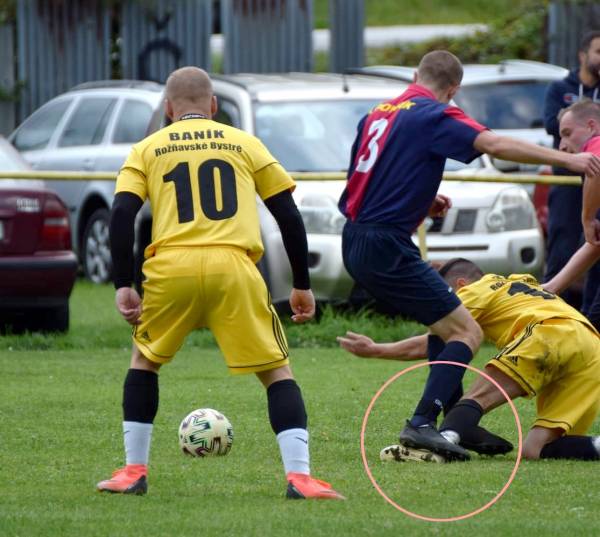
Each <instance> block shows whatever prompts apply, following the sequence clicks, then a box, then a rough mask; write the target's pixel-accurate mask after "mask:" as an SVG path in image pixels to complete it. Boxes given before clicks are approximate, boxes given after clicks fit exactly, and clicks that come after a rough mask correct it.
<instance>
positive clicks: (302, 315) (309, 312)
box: [290, 289, 315, 323]
mask: <svg viewBox="0 0 600 537" xmlns="http://www.w3.org/2000/svg"><path fill="white" fill-rule="evenodd" d="M290 306H291V308H292V313H293V315H292V321H294V322H295V323H305V322H306V321H310V320H311V319H312V318H313V317H314V316H315V297H314V296H313V293H312V291H311V290H310V289H292V292H291V294H290Z"/></svg>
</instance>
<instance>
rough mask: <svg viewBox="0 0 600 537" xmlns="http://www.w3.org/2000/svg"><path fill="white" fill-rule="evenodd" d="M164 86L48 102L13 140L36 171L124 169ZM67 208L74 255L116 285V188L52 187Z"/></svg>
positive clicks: (83, 87) (74, 93) (92, 90)
mask: <svg viewBox="0 0 600 537" xmlns="http://www.w3.org/2000/svg"><path fill="white" fill-rule="evenodd" d="M162 88H163V86H161V85H160V84H156V83H154V82H141V81H130V80H113V81H100V82H88V83H85V84H80V85H79V86H76V87H75V88H73V89H72V90H71V91H68V92H66V93H64V94H62V95H59V96H58V97H56V98H54V99H52V100H50V101H48V102H47V103H46V104H44V105H43V106H42V107H41V108H39V109H38V110H36V111H35V112H34V113H33V114H32V115H31V116H29V117H28V118H27V119H26V120H25V121H24V122H23V123H22V124H21V125H20V126H19V127H18V128H17V129H16V130H15V131H14V132H13V133H12V134H11V135H10V137H9V140H10V142H11V143H12V144H13V145H14V146H15V147H16V148H17V149H18V150H19V151H20V152H21V154H22V155H23V157H24V158H25V159H26V160H27V161H28V162H29V163H30V164H31V165H32V166H33V168H34V169H37V170H61V171H64V170H67V171H109V172H116V171H117V170H119V168H120V167H121V165H122V164H123V161H124V160H125V158H126V157H127V155H128V153H129V150H130V149H131V146H132V144H134V143H136V142H138V141H139V140H141V139H142V138H143V137H144V136H145V134H146V130H147V128H148V123H149V121H150V118H151V116H152V114H153V112H154V110H155V108H156V107H157V106H158V103H159V100H160V98H161V92H162ZM47 184H48V186H49V187H50V188H52V189H54V190H56V191H57V192H58V194H59V195H60V197H61V198H62V199H63V201H64V202H65V203H66V205H67V207H68V208H69V214H70V222H71V229H72V231H73V249H74V250H75V252H76V253H77V255H78V257H79V260H80V263H81V266H82V268H83V271H84V273H85V275H86V277H88V278H89V279H91V280H92V281H94V282H97V283H104V282H108V281H110V279H111V260H110V251H109V248H108V215H109V208H110V205H111V203H112V199H113V193H114V188H115V185H114V183H113V182H111V181H70V182H66V181H48V182H47Z"/></svg>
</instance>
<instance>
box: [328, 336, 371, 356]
mask: <svg viewBox="0 0 600 537" xmlns="http://www.w3.org/2000/svg"><path fill="white" fill-rule="evenodd" d="M335 339H337V341H338V343H339V344H340V347H342V349H345V350H347V351H348V352H351V353H352V354H356V356H360V357H361V358H372V357H373V356H377V343H375V342H374V341H373V340H372V339H371V338H370V337H367V336H363V335H362V334H355V333H354V332H346V335H345V336H338V337H336V338H335Z"/></svg>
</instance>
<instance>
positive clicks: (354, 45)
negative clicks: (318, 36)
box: [329, 0, 365, 73]
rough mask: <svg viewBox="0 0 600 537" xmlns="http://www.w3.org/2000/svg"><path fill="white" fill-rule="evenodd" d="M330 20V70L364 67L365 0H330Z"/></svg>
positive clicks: (335, 71) (340, 70) (336, 71)
mask: <svg viewBox="0 0 600 537" xmlns="http://www.w3.org/2000/svg"><path fill="white" fill-rule="evenodd" d="M329 20H330V21H331V22H330V39H331V41H330V50H329V69H330V71H331V72H333V73H343V72H344V70H345V69H347V68H348V67H362V66H363V65H364V62H365V50H364V26H365V3H364V0H329Z"/></svg>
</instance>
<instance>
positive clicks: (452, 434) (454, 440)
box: [440, 429, 460, 445]
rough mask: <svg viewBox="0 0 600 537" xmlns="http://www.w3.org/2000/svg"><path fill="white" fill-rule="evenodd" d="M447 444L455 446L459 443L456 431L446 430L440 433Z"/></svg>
mask: <svg viewBox="0 0 600 537" xmlns="http://www.w3.org/2000/svg"><path fill="white" fill-rule="evenodd" d="M440 434H441V435H442V436H443V437H444V438H445V439H446V440H448V442H450V443H451V444H456V445H458V443H459V442H460V435H459V434H458V433H457V432H456V431H451V430H450V429H446V430H445V431H442V432H441V433H440Z"/></svg>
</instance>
